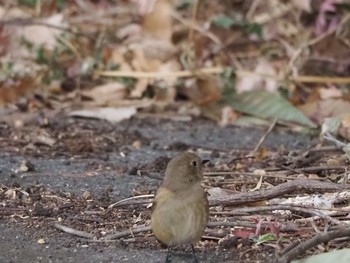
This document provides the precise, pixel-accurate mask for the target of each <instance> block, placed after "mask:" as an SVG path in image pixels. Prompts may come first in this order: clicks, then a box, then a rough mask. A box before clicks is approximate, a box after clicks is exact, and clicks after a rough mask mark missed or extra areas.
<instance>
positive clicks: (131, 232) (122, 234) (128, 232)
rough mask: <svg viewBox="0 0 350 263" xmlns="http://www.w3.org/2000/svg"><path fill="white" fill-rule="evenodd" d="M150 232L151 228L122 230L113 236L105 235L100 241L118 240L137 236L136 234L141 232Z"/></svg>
mask: <svg viewBox="0 0 350 263" xmlns="http://www.w3.org/2000/svg"><path fill="white" fill-rule="evenodd" d="M151 230H152V228H151V226H139V227H134V228H130V229H128V230H124V231H121V232H118V233H115V234H110V235H107V236H105V237H104V238H102V240H113V239H118V238H121V237H125V236H130V235H134V234H138V233H141V232H147V231H151Z"/></svg>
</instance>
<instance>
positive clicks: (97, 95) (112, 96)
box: [82, 82, 126, 106]
mask: <svg viewBox="0 0 350 263" xmlns="http://www.w3.org/2000/svg"><path fill="white" fill-rule="evenodd" d="M82 94H83V95H84V96H87V97H89V98H91V99H93V100H94V101H95V102H96V104H97V105H100V106H102V105H104V106H105V105H110V103H113V102H115V101H118V100H121V99H123V98H125V96H126V87H125V85H123V84H121V83H119V82H112V83H106V84H104V85H99V86H96V87H94V88H92V89H91V90H87V91H83V92H82Z"/></svg>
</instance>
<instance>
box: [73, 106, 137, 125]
mask: <svg viewBox="0 0 350 263" xmlns="http://www.w3.org/2000/svg"><path fill="white" fill-rule="evenodd" d="M136 112H137V110H136V107H124V108H95V109H86V110H77V111H72V112H71V113H69V116H72V117H83V118H94V119H102V120H107V121H110V122H113V123H116V122H120V121H122V120H125V119H129V118H131V117H132V116H133V115H135V114H136Z"/></svg>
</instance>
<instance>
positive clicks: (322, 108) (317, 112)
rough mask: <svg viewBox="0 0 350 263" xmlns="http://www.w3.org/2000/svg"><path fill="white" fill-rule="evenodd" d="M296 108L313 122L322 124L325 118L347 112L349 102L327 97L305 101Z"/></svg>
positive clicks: (349, 105) (349, 107)
mask: <svg viewBox="0 0 350 263" xmlns="http://www.w3.org/2000/svg"><path fill="white" fill-rule="evenodd" d="M298 108H299V110H301V111H302V112H303V113H304V114H305V115H306V116H307V117H309V118H310V119H311V120H312V121H314V122H315V123H318V124H323V122H324V119H325V118H329V117H335V116H338V115H341V114H346V113H349V112H350V102H348V101H345V100H343V99H328V100H320V101H316V102H310V103H306V104H304V105H301V106H299V107H298Z"/></svg>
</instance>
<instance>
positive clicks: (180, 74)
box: [95, 67, 350, 84]
mask: <svg viewBox="0 0 350 263" xmlns="http://www.w3.org/2000/svg"><path fill="white" fill-rule="evenodd" d="M224 70H225V68H224V67H213V68H202V69H197V70H194V71H189V70H183V71H176V72H170V71H169V72H143V71H118V70H111V71H108V70H106V71H99V70H98V71H95V74H96V75H97V76H102V77H129V78H173V77H177V78H189V77H195V76H196V75H198V74H208V75H210V74H221V73H223V72H224ZM235 73H236V75H237V76H259V77H261V78H263V79H275V80H277V81H285V80H286V78H278V77H276V76H273V75H269V74H259V73H256V72H251V71H245V70H237V71H235ZM289 80H290V81H294V82H300V83H334V84H350V78H349V77H348V78H341V77H320V76H295V77H291V78H290V79H289Z"/></svg>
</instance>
